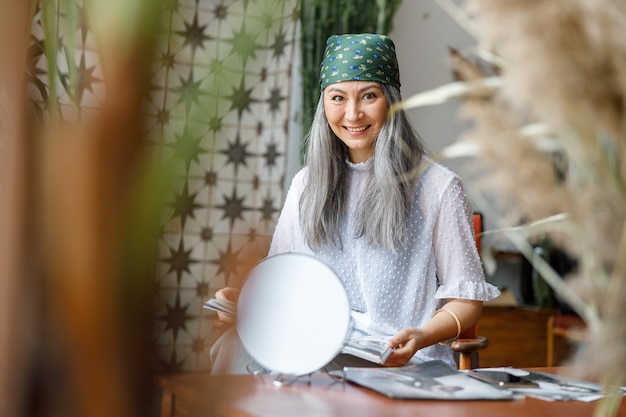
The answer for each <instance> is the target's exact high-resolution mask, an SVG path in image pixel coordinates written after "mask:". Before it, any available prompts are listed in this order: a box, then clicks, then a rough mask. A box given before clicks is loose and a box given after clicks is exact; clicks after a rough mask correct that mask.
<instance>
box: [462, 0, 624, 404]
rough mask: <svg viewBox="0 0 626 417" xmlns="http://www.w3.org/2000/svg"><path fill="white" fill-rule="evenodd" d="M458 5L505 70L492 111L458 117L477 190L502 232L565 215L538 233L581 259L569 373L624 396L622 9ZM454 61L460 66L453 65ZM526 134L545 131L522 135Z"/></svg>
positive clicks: (479, 104) (470, 106)
mask: <svg viewBox="0 0 626 417" xmlns="http://www.w3.org/2000/svg"><path fill="white" fill-rule="evenodd" d="M466 6H467V10H468V12H469V14H468V16H467V17H469V18H470V20H471V21H472V22H474V26H473V27H474V28H475V34H476V36H477V42H478V45H479V47H480V48H483V49H486V50H488V51H490V52H492V53H494V54H495V55H497V56H498V57H499V58H501V61H499V62H503V63H504V64H503V65H502V66H501V68H500V76H501V77H502V80H503V83H502V84H503V86H502V88H501V89H500V90H499V92H498V93H497V94H494V96H493V97H492V98H491V99H489V100H485V99H466V100H465V101H464V104H463V108H462V113H463V116H464V117H466V118H469V119H470V120H472V121H473V122H474V127H473V129H472V130H471V131H470V132H467V134H466V135H464V137H463V138H462V140H463V141H465V142H468V143H471V144H474V145H475V146H478V147H479V148H480V156H479V157H478V158H477V159H476V162H477V163H476V167H478V169H477V172H478V173H479V174H482V175H479V177H478V178H479V180H478V182H477V183H478V184H479V185H480V186H481V187H483V190H486V191H487V192H489V193H490V194H494V193H495V194H496V195H497V196H498V198H499V199H500V206H501V207H505V208H506V209H507V215H506V216H503V219H504V220H505V221H504V222H503V223H507V222H508V223H509V224H503V226H510V225H513V224H515V223H517V224H519V222H522V221H535V220H538V219H541V218H543V217H546V216H550V215H553V214H556V213H566V217H567V220H566V221H561V222H560V223H559V224H558V226H557V225H554V227H552V228H549V229H547V235H548V236H549V237H550V239H551V241H552V242H554V243H555V244H557V245H558V246H560V247H561V248H563V249H565V250H566V251H567V252H568V253H570V254H571V255H572V256H574V257H576V259H577V260H578V268H577V270H576V272H575V273H573V274H572V275H571V276H569V277H566V278H567V279H566V286H567V289H568V290H569V291H571V292H572V293H573V294H575V295H574V296H573V297H574V298H576V300H575V303H574V305H575V307H577V310H578V312H579V313H580V314H581V316H583V318H585V320H586V321H587V323H588V324H589V331H588V332H589V334H588V336H589V343H588V344H587V348H586V349H585V350H584V351H583V352H582V354H581V355H580V356H579V357H578V358H577V359H576V361H575V364H576V365H577V366H576V369H577V370H579V371H580V372H581V374H579V375H585V376H588V377H597V378H601V379H603V380H605V381H607V383H610V384H619V385H623V384H624V382H625V379H624V378H625V376H624V372H623V370H624V369H626V347H625V346H626V326H625V325H624V323H623V317H624V316H625V315H626V227H625V225H626V111H625V110H626V36H624V33H626V9H625V5H624V3H619V2H617V1H611V0H551V1H545V0H509V1H500V0H469V1H468V2H467V4H466ZM464 23H466V22H464ZM483 56H486V55H483ZM454 58H455V62H457V64H458V63H459V57H458V56H455V57H454ZM469 64H471V61H470V60H468V59H465V60H462V65H456V69H457V73H459V75H460V77H461V78H464V79H466V80H468V81H469V80H472V82H473V80H474V79H475V78H476V74H475V71H467V67H468V65H469ZM463 69H465V71H463ZM475 69H476V67H474V70H475ZM464 73H465V76H464ZM487 75H488V74H485V76H487ZM535 123H538V126H541V127H542V129H539V130H532V129H525V128H524V127H525V126H528V125H529V124H531V125H532V126H537V125H534V124H535ZM615 398H617V397H615ZM615 398H613V399H615ZM615 401H618V400H617V399H615ZM619 401H621V396H619ZM606 404H610V401H605V402H603V403H602V404H601V405H600V406H599V408H598V411H597V415H612V414H611V413H612V410H613V409H612V408H611V407H610V406H609V407H608V408H605V405H606ZM618 404H619V403H618Z"/></svg>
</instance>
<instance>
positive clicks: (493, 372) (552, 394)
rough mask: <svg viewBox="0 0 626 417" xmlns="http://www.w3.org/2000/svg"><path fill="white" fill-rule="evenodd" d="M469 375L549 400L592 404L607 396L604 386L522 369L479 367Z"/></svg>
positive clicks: (517, 391) (625, 392) (624, 390)
mask: <svg viewBox="0 0 626 417" xmlns="http://www.w3.org/2000/svg"><path fill="white" fill-rule="evenodd" d="M468 375H470V376H472V377H474V378H478V379H480V380H482V381H485V382H487V383H491V384H493V385H499V386H506V387H507V388H508V389H510V390H512V391H514V392H516V393H519V394H523V395H526V396H529V397H533V398H538V399H542V400H546V401H583V402H590V401H595V400H598V399H600V398H602V397H603V396H604V391H603V387H602V385H601V384H598V383H595V382H590V381H584V380H580V379H574V378H570V377H566V376H564V375H554V374H548V373H544V372H537V371H529V370H526V369H520V368H513V367H497V368H479V369H473V370H471V371H468ZM622 393H623V394H626V389H624V388H622Z"/></svg>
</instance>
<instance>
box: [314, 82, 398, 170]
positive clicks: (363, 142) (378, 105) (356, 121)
mask: <svg viewBox="0 0 626 417" xmlns="http://www.w3.org/2000/svg"><path fill="white" fill-rule="evenodd" d="M388 112H389V106H388V105H387V99H386V98H385V95H384V94H383V90H382V88H381V86H380V83H377V82H368V81H345V82H341V83H335V84H331V85H329V86H328V87H326V88H325V89H324V113H325V114H326V118H327V119H328V124H329V125H330V128H331V129H332V130H333V132H334V133H335V135H337V137H338V138H339V139H340V140H341V141H342V142H343V143H345V145H346V146H347V147H348V153H349V158H350V161H351V162H353V163H359V162H363V161H366V160H368V159H369V158H371V157H372V156H373V155H374V147H375V145H376V139H377V138H378V134H379V133H380V130H381V129H382V127H383V125H384V124H385V121H386V120H387V113H388Z"/></svg>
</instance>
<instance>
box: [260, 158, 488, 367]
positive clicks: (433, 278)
mask: <svg viewBox="0 0 626 417" xmlns="http://www.w3.org/2000/svg"><path fill="white" fill-rule="evenodd" d="M347 163H348V165H349V166H350V168H351V169H350V170H349V175H348V184H349V191H348V194H347V205H346V214H347V215H346V216H344V218H343V221H342V223H341V232H340V236H341V242H342V244H343V247H342V248H341V249H340V248H337V247H336V246H334V245H331V246H329V247H327V248H324V249H322V250H315V251H313V250H311V248H310V247H309V246H308V245H307V244H306V241H305V239H304V235H303V232H302V228H301V227H300V213H299V201H300V196H301V194H302V190H303V188H304V186H305V183H306V178H307V172H308V170H307V168H306V167H305V168H303V169H301V170H300V171H299V172H298V173H297V174H296V176H295V177H294V179H293V181H292V183H291V186H290V188H289V191H288V193H287V197H286V200H285V204H284V207H283V209H282V211H281V214H280V216H279V219H278V223H277V225H276V230H275V232H274V236H273V239H272V243H271V246H270V250H269V255H275V254H279V253H284V252H298V253H306V254H309V255H313V256H315V257H316V258H318V259H320V260H322V261H324V262H325V263H326V264H327V265H328V266H329V267H331V268H332V269H333V270H334V271H335V273H336V274H337V275H338V276H339V278H340V280H341V281H342V282H343V284H344V286H345V288H346V291H347V294H348V299H349V301H350V307H351V312H352V320H353V326H352V331H351V334H350V335H349V337H351V336H357V335H364V334H365V335H388V336H390V337H391V336H393V335H395V334H396V333H397V332H398V331H399V330H401V329H403V328H407V327H421V326H423V325H424V324H425V323H426V322H427V321H429V320H430V318H431V317H432V315H433V313H434V312H435V311H436V310H437V309H438V308H440V307H441V306H442V305H443V304H444V303H445V299H446V298H463V299H471V300H480V301H487V300H490V299H492V298H495V297H497V296H498V295H499V291H498V289H497V288H496V287H495V286H493V285H491V284H489V283H487V282H486V281H485V277H484V273H483V268H482V265H481V262H480V258H479V256H478V253H477V251H476V245H475V241H474V232H473V227H472V208H471V205H470V203H469V200H468V199H467V196H466V195H465V192H464V191H463V186H462V183H461V179H460V178H459V177H458V176H457V175H456V174H454V173H453V172H452V171H450V170H449V169H447V168H445V167H443V166H442V165H439V164H437V163H434V162H433V161H432V160H429V159H427V158H423V162H422V166H423V170H422V172H421V174H420V176H419V180H418V181H417V186H416V190H415V198H414V201H413V204H412V206H411V207H412V209H411V213H410V217H409V220H408V227H409V233H408V238H409V239H408V244H407V245H406V246H404V247H402V248H399V249H398V250H397V251H396V252H392V251H389V250H385V249H382V248H380V247H376V246H372V245H370V244H368V242H367V240H366V239H365V238H354V233H353V232H352V231H353V230H354V222H355V221H356V219H355V216H354V215H353V213H356V212H357V210H356V207H357V206H358V204H359V197H360V196H362V195H363V192H362V191H363V190H364V188H365V187H366V186H367V185H368V181H369V175H368V171H369V170H371V169H372V168H373V159H370V160H368V161H366V162H363V163H359V164H353V163H351V162H347ZM415 356H416V357H417V358H418V359H422V360H431V359H443V360H445V361H446V362H448V363H450V364H454V358H453V354H452V351H451V350H450V348H449V347H447V346H441V345H438V344H436V345H433V346H429V347H426V348H424V349H421V350H420V351H418V352H417V353H416V355H415Z"/></svg>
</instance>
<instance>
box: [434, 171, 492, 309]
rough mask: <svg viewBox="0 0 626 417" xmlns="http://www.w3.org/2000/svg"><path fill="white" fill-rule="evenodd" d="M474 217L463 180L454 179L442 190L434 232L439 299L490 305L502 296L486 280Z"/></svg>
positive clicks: (454, 177)
mask: <svg viewBox="0 0 626 417" xmlns="http://www.w3.org/2000/svg"><path fill="white" fill-rule="evenodd" d="M472 215H473V210H472V207H471V205H470V202H469V200H468V198H467V196H466V194H465V192H464V190H463V186H462V182H461V179H460V178H459V177H458V176H456V175H455V176H453V177H452V178H451V179H450V181H449V182H448V184H447V185H446V186H445V187H444V188H443V190H442V194H441V200H440V207H439V215H438V218H437V221H436V224H435V228H434V231H433V249H434V251H435V259H436V264H437V279H438V281H439V286H438V289H437V292H436V295H435V296H436V298H463V299H471V300H479V301H488V300H491V299H493V298H495V297H497V296H498V295H500V291H499V290H498V289H497V288H496V287H495V286H494V285H492V284H490V283H488V282H486V280H485V275H484V270H483V267H482V264H481V261H480V256H479V255H478V251H477V250H476V243H475V240H474V229H473V227H472Z"/></svg>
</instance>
